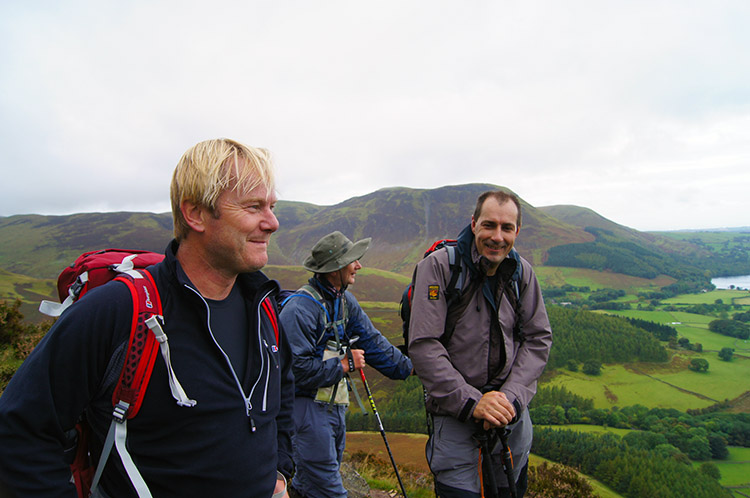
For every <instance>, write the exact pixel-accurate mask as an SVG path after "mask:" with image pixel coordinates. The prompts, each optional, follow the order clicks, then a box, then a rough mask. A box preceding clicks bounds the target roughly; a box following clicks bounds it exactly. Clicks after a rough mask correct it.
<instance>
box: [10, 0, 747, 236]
mask: <svg viewBox="0 0 750 498" xmlns="http://www.w3.org/2000/svg"><path fill="white" fill-rule="evenodd" d="M749 22H750V4H747V3H746V2H743V1H740V0H738V1H718V2H711V4H710V5H709V4H708V3H705V2H697V1H688V2H677V1H675V0H657V1H651V2H646V1H635V2H628V3H621V2H608V1H605V2H595V1H584V0H579V1H573V2H564V3H560V2H551V1H542V2H490V1H480V2H473V3H470V4H456V3H455V2H445V1H436V2H430V3H424V2H415V1H405V2H404V1H400V2H395V1H385V2H380V3H378V4H377V5H373V4H358V3H352V2H345V1H333V2H323V3H320V2H318V3H309V2H301V1H289V2H270V1H253V2H234V1H228V0H224V1H217V2H213V3H212V4H210V6H209V5H207V4H205V3H202V2H177V1H165V0H160V1H152V2H146V1H138V2H128V3H126V4H122V3H117V2H93V1H91V0H79V1H77V2H65V3H64V4H58V3H56V2H46V1H34V0H31V1H29V2H24V3H22V4H21V3H15V4H14V3H11V2H7V3H6V4H3V5H1V6H0V65H1V66H2V67H3V68H4V70H3V71H2V72H1V73H0V115H1V116H2V118H0V164H2V167H3V172H4V175H3V176H4V179H5V180H4V182H3V183H2V185H0V215H10V214H15V213H28V212H37V213H70V212H80V211H90V210H117V209H128V210H153V211H164V210H166V209H168V203H167V202H166V197H167V190H168V183H169V178H170V175H171V171H172V168H173V167H174V164H175V163H176V162H177V160H178V159H179V157H180V155H181V154H182V152H183V151H184V150H185V149H187V148H188V147H189V146H191V145H193V144H194V143H195V142H197V141H199V140H203V139H206V138H213V137H217V136H228V137H232V138H236V139H238V140H241V141H244V142H247V143H249V144H252V145H258V146H265V147H268V148H269V149H271V151H272V152H273V153H274V156H275V158H276V162H277V165H278V167H279V175H278V176H279V190H280V193H281V195H282V198H286V199H292V200H304V201H309V202H315V203H317V204H332V203H335V202H339V201H342V200H344V199H346V198H349V197H352V196H355V195H362V194H365V193H368V192H371V191H373V190H376V189H378V188H382V187H387V186H410V187H417V188H432V187H437V186H441V185H446V184H458V183H468V182H487V183H496V184H501V185H505V186H507V187H509V188H511V189H513V190H514V191H516V192H517V193H519V195H521V196H522V197H524V199H525V200H527V201H529V202H530V203H531V204H533V205H537V206H541V205H551V204H576V205H580V206H585V207H589V208H591V209H594V210H595V211H597V212H599V213H601V214H602V215H604V216H607V217H608V218H610V219H612V220H613V221H616V222H618V223H622V224H625V225H628V226H632V227H634V228H638V229H669V228H690V227H695V228H705V227H712V226H736V225H750V214H749V213H748V207H750V202H748V200H747V196H746V194H743V191H744V190H746V188H747V186H748V185H750V182H749V181H748V180H749V179H748V176H747V173H745V171H747V170H748V162H749V160H750V140H748V139H750V136H749V135H750V90H748V89H749V88H750V65H748V64H747V63H746V62H745V61H746V59H747V57H746V54H745V51H746V47H747V46H748V45H749V43H748V42H750V39H749V38H750V35H748V30H747V29H746V26H747V25H748V23H749ZM81 190H85V194H83V195H81V192H80V191H81Z"/></svg>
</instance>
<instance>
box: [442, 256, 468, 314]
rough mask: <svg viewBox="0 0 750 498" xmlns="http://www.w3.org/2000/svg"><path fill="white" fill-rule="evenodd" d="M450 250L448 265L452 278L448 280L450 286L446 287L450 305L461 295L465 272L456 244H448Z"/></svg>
mask: <svg viewBox="0 0 750 498" xmlns="http://www.w3.org/2000/svg"><path fill="white" fill-rule="evenodd" d="M446 250H447V251H448V267H449V270H450V276H451V278H450V280H449V281H448V288H447V289H446V292H447V293H448V294H447V298H448V305H449V306H450V305H451V304H452V302H453V301H455V300H456V298H458V297H459V296H460V295H461V288H462V287H463V282H464V274H463V271H462V267H461V259H460V258H459V257H458V254H457V251H456V246H446Z"/></svg>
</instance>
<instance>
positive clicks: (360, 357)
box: [341, 349, 365, 373]
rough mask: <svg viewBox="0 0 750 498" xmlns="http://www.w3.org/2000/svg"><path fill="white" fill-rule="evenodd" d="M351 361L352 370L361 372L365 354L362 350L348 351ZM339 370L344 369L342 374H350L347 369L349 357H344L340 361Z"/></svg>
mask: <svg viewBox="0 0 750 498" xmlns="http://www.w3.org/2000/svg"><path fill="white" fill-rule="evenodd" d="M349 351H351V354H352V359H353V360H354V370H361V369H362V368H364V366H365V352H364V350H362V349H350V350H349ZM341 368H343V369H344V373H347V372H351V371H352V370H351V369H350V368H349V357H348V356H346V357H344V358H343V359H342V360H341Z"/></svg>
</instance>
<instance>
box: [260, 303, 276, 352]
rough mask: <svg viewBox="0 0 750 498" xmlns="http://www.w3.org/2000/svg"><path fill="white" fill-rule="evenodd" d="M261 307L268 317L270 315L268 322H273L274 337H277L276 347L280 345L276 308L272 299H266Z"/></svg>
mask: <svg viewBox="0 0 750 498" xmlns="http://www.w3.org/2000/svg"><path fill="white" fill-rule="evenodd" d="M260 305H261V307H262V308H263V311H265V312H266V315H268V320H269V321H270V322H271V327H273V332H274V335H275V336H276V346H278V345H279V320H278V317H277V316H276V308H275V307H274V305H273V303H272V302H271V298H268V297H267V298H265V299H264V300H263V301H262V302H261V303H260Z"/></svg>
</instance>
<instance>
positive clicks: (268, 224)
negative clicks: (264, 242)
mask: <svg viewBox="0 0 750 498" xmlns="http://www.w3.org/2000/svg"><path fill="white" fill-rule="evenodd" d="M264 214H265V215H264V216H263V219H262V220H261V222H260V228H261V230H263V231H265V232H271V233H273V232H275V231H276V230H278V229H279V220H278V218H276V215H275V214H273V211H271V209H270V208H266V210H265V213H264Z"/></svg>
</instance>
